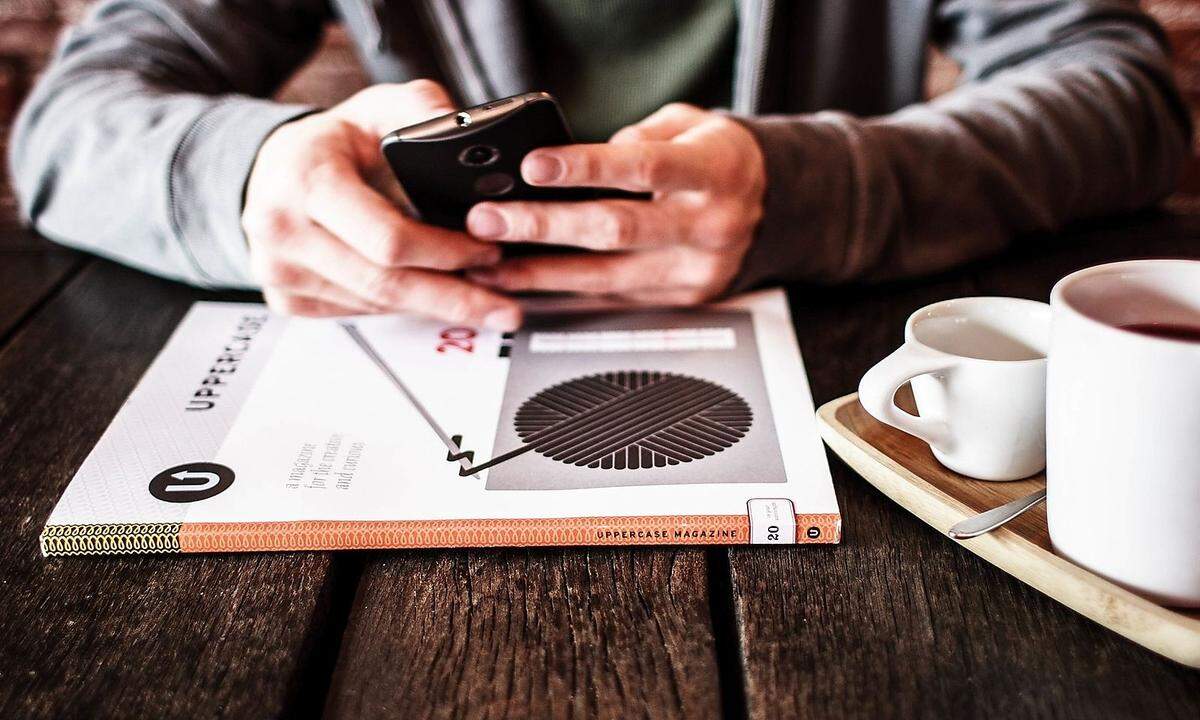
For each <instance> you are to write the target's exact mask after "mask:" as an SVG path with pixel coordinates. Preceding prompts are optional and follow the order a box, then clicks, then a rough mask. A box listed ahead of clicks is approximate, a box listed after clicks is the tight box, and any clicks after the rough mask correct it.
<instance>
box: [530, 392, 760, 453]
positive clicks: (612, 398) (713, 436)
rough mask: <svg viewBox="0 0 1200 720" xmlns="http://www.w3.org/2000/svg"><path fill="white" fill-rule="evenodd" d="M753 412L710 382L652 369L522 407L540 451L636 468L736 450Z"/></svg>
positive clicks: (551, 394) (540, 398)
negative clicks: (736, 445) (731, 449)
mask: <svg viewBox="0 0 1200 720" xmlns="http://www.w3.org/2000/svg"><path fill="white" fill-rule="evenodd" d="M753 420H754V414H753V413H752V412H751V410H750V406H749V405H747V404H746V401H745V400H743V399H742V398H741V397H739V396H738V395H737V394H736V393H734V392H733V391H731V390H729V389H727V388H725V387H722V386H721V385H718V384H716V383H713V382H709V381H708V380H701V379H699V378H694V377H689V376H686V375H676V374H674V373H667V372H658V371H653V370H623V371H618V372H606V373H598V374H596V375H588V376H585V377H581V378H576V379H574V380H569V381H567V382H564V383H560V384H558V385H554V386H551V387H549V388H546V389H545V390H542V391H541V392H539V393H538V394H537V395H534V396H533V397H531V398H529V399H528V400H526V401H525V403H524V404H523V405H521V407H520V408H519V409H518V410H517V414H516V419H515V423H516V430H517V434H518V435H519V436H520V437H521V440H522V441H524V443H525V444H526V445H531V446H533V449H534V450H536V451H537V452H538V453H540V454H542V455H544V456H546V457H549V458H552V459H554V460H558V461H560V462H563V463H566V464H568V465H576V466H579V467H589V468H602V469H605V470H638V469H644V468H656V467H668V466H671V465H679V464H680V463H687V462H692V461H694V460H702V459H704V458H706V457H709V456H712V455H715V454H717V453H719V452H721V451H722V450H724V449H726V448H728V447H732V446H733V445H734V444H735V443H737V442H738V440H741V439H742V437H743V436H744V435H745V434H746V433H747V432H748V431H749V430H750V425H751V424H752V423H753Z"/></svg>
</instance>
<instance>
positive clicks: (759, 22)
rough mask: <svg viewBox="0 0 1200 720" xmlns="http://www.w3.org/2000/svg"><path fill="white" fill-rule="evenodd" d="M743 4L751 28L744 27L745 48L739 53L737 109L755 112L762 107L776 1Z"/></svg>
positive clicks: (735, 91) (746, 19)
mask: <svg viewBox="0 0 1200 720" xmlns="http://www.w3.org/2000/svg"><path fill="white" fill-rule="evenodd" d="M742 7H744V8H746V10H745V12H744V13H743V15H744V21H745V22H746V23H747V27H746V28H744V29H743V31H744V37H745V48H744V50H739V52H738V68H737V72H736V73H735V77H736V78H737V87H736V88H734V102H733V109H734V111H735V112H740V113H744V114H747V115H753V114H756V113H758V112H759V110H760V109H761V107H762V90H763V83H764V82H765V80H766V72H767V55H768V52H769V50H770V44H771V24H772V21H773V20H774V17H775V0H747V1H746V2H745V3H744V4H743V5H742Z"/></svg>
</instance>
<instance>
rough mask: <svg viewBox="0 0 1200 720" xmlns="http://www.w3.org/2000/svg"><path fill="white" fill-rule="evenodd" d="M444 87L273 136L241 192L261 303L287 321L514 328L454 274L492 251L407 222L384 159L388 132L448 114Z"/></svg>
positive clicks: (390, 95)
mask: <svg viewBox="0 0 1200 720" xmlns="http://www.w3.org/2000/svg"><path fill="white" fill-rule="evenodd" d="M452 110H453V107H452V106H451V104H450V99H449V97H448V96H447V95H446V92H445V91H444V90H443V89H442V87H441V86H440V85H438V84H437V83H435V82H433V81H430V80H416V81H413V82H409V83H405V84H403V85H376V86H374V87H370V88H367V89H366V90H363V91H361V92H359V93H358V94H356V95H354V96H353V97H351V98H349V99H348V100H346V101H345V102H343V103H341V104H340V105H337V106H335V107H333V108H331V109H329V110H327V111H325V112H321V113H316V114H313V115H308V116H305V117H303V118H300V119H298V120H295V121H292V122H289V123H286V124H284V125H281V126H280V127H278V128H277V129H276V130H275V131H274V132H272V133H271V134H270V135H269V136H268V137H267V139H266V141H264V142H263V145H262V147H261V148H260V149H259V151H258V156H257V158H256V159H255V162H254V167H253V169H252V170H251V172H250V178H249V180H248V181H247V183H246V200H245V203H244V207H243V210H242V227H243V229H244V230H245V232H246V237H247V239H248V241H249V243H250V257H251V266H252V269H253V272H254V274H255V277H256V278H257V279H258V280H259V281H260V282H261V283H262V286H263V295H264V296H265V297H266V300H267V304H268V305H270V307H271V308H272V309H274V310H277V311H280V312H283V313H288V314H294V315H311V316H327V315H351V314H360V313H377V312H400V311H404V312H415V313H419V314H423V315H429V316H434V317H437V318H440V319H442V320H445V321H447V322H451V323H455V324H468V325H483V326H486V327H490V328H493V329H497V330H512V329H515V328H516V327H517V326H518V325H519V324H520V322H521V311H520V308H519V306H518V305H517V303H516V302H515V301H513V300H512V299H511V298H508V297H505V296H504V295H500V294H498V293H496V292H494V291H491V290H488V289H485V288H483V287H481V286H479V285H476V284H474V283H472V282H470V281H468V280H466V279H464V278H462V277H460V276H458V275H456V274H452V273H453V271H457V270H463V269H467V268H473V267H481V266H487V265H492V264H495V263H496V262H497V261H498V260H499V259H500V250H499V248H498V247H497V246H496V245H494V244H491V243H484V242H480V241H478V240H475V239H473V238H471V237H468V236H467V235H466V234H464V233H461V232H454V231H451V230H445V229H443V228H438V227H433V226H430V225H425V224H423V223H420V222H418V221H416V220H413V219H411V218H408V217H406V216H404V215H403V214H402V213H401V212H400V210H399V209H398V207H397V205H396V203H395V202H393V200H391V199H389V195H390V196H391V197H396V193H398V192H399V186H398V184H397V183H396V180H395V178H394V177H393V176H392V174H391V172H390V171H389V170H388V168H387V164H386V161H385V160H384V159H383V157H382V153H380V151H379V140H380V138H381V137H383V136H384V135H385V134H387V133H388V132H390V131H392V130H395V129H396V128H399V127H404V126H406V125H411V124H413V123H417V122H420V121H422V120H425V119H428V118H430V117H434V116H436V115H441V114H444V113H447V112H451V111H452Z"/></svg>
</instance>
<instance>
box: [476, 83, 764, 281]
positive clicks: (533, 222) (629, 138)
mask: <svg viewBox="0 0 1200 720" xmlns="http://www.w3.org/2000/svg"><path fill="white" fill-rule="evenodd" d="M521 175H522V177H523V178H524V179H525V181H526V182H528V183H529V184H531V185H541V186H587V187H606V188H619V189H622V190H631V191H637V192H650V193H653V199H652V200H650V201H645V200H596V201H585V202H575V203H570V202H566V203H553V202H485V203H480V204H478V205H476V206H475V207H473V208H472V209H471V212H470V213H469V214H468V215H467V230H468V231H469V232H470V233H471V234H472V235H475V236H476V237H480V238H486V239H489V240H499V241H504V242H534V243H548V244H553V245H572V246H577V247H582V248H587V249H589V250H599V251H603V252H601V253H579V254H569V255H557V256H552V255H547V256H541V257H527V258H520V259H513V260H508V261H505V262H502V263H500V264H498V265H495V266H493V267H489V268H481V269H478V270H473V271H471V272H470V273H469V275H470V277H472V278H474V279H476V280H478V281H479V282H481V283H484V284H487V285H490V286H492V287H495V288H498V289H503V290H507V291H520V290H557V291H569V292H579V293H586V294H596V295H610V296H617V297H621V298H625V299H629V300H633V301H637V302H648V303H662V304H694V303H699V302H704V301H706V300H709V299H712V298H714V297H716V296H718V295H720V294H721V293H722V292H724V291H725V290H726V288H728V287H729V283H730V282H731V281H732V280H733V277H734V276H735V275H736V274H737V272H738V269H739V268H740V267H741V263H742V258H743V257H744V256H745V254H746V250H747V249H748V248H749V247H750V242H751V240H752V238H753V235H754V230H755V227H756V226H757V225H758V221H759V218H760V217H761V216H762V202H763V190H764V187H765V185H766V172H765V169H764V162H763V157H762V151H761V150H760V149H759V147H758V143H757V142H756V141H755V140H754V137H753V136H752V135H751V134H750V132H749V131H748V130H746V129H745V128H744V127H742V126H741V125H739V124H737V123H736V122H734V121H733V120H731V119H729V118H727V117H724V116H722V115H720V114H717V113H713V112H708V111H705V110H701V109H699V108H696V107H692V106H689V105H679V104H675V105H667V106H666V107H664V108H663V109H662V110H659V111H658V112H656V113H655V114H653V115H651V116H650V117H648V118H646V119H645V120H643V121H642V122H640V123H638V124H636V125H632V126H630V127H627V128H625V129H623V130H621V131H620V132H618V133H617V134H616V135H614V136H613V138H612V140H611V141H610V142H609V143H607V144H602V145H571V146H566V147H557V148H546V149H542V150H535V151H533V152H531V153H529V155H527V156H526V157H525V160H524V161H523V162H522V164H521Z"/></svg>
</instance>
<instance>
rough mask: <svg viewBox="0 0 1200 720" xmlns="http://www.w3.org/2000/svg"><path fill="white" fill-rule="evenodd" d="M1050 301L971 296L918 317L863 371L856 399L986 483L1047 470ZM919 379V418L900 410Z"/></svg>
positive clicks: (942, 458)
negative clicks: (902, 392) (900, 340)
mask: <svg viewBox="0 0 1200 720" xmlns="http://www.w3.org/2000/svg"><path fill="white" fill-rule="evenodd" d="M1049 337H1050V306H1049V305H1046V304H1045V303H1040V302H1035V301H1033V300H1020V299H1017V298H1003V297H971V298H958V299H955V300H946V301H943V302H939V303H934V304H933V305H929V306H926V307H924V308H921V309H920V310H918V311H916V312H915V313H913V314H912V315H911V316H910V317H909V318H908V322H907V323H905V326H904V344H903V345H901V346H900V348H899V349H898V350H896V351H895V352H894V353H892V354H891V355H889V356H887V357H886V358H884V359H883V360H882V361H880V362H879V364H877V365H876V366H875V367H873V368H871V369H870V370H869V371H868V372H867V374H866V375H864V376H863V379H862V382H861V383H860V384H859V386H858V399H859V402H861V403H862V406H863V407H864V408H865V409H866V411H867V412H868V413H870V414H871V415H872V416H874V417H875V418H876V419H877V420H879V421H880V422H884V423H887V424H888V425H891V426H893V427H896V428H899V429H900V430H903V431H904V432H906V433H909V434H910V435H914V436H916V437H918V438H920V439H921V440H924V441H925V442H927V443H929V447H930V449H932V450H933V455H934V457H936V458H937V459H938V461H939V462H940V463H942V464H943V465H945V466H946V467H948V468H950V469H951V470H954V471H955V472H958V473H961V474H963V475H967V476H970V477H973V478H978V479H980V480H1018V479H1020V478H1024V477H1029V476H1030V475H1033V474H1034V473H1037V472H1039V471H1041V470H1042V468H1044V467H1045V466H1046V351H1047V349H1048V345H1049ZM909 381H911V382H912V389H913V395H914V397H915V398H916V401H917V409H918V411H919V412H920V417H918V416H915V415H912V414H909V413H907V412H905V411H903V410H901V409H900V408H898V407H896V403H895V400H894V396H895V394H896V391H897V390H898V389H900V387H901V386H902V385H904V383H906V382H909Z"/></svg>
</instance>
